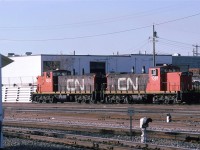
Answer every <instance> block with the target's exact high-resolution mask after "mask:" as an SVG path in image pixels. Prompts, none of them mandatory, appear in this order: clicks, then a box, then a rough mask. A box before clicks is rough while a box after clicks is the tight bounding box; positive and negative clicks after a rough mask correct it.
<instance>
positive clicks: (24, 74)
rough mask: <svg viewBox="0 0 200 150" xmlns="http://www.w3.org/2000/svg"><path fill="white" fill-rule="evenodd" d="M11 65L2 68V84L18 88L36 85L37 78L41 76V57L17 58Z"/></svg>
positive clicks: (14, 58)
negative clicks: (15, 85)
mask: <svg viewBox="0 0 200 150" xmlns="http://www.w3.org/2000/svg"><path fill="white" fill-rule="evenodd" d="M10 59H12V60H14V62H13V63H11V64H10V65H8V66H6V67H4V68H2V83H3V84H4V85H10V86H11V85H13V84H17V85H18V86H20V85H23V84H26V83H27V84H28V83H32V84H33V83H35V82H36V77H37V76H38V75H40V74H41V56H40V55H31V56H16V57H10Z"/></svg>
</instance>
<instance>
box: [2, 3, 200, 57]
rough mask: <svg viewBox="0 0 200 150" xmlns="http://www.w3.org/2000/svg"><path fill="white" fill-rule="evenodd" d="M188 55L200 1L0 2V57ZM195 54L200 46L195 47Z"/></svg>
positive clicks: (197, 31) (198, 39)
mask: <svg viewBox="0 0 200 150" xmlns="http://www.w3.org/2000/svg"><path fill="white" fill-rule="evenodd" d="M153 24H155V30H156V32H157V36H158V38H157V39H156V41H157V42H156V53H158V54H173V53H180V54H181V55H186V56H187V55H190V56H191V55H192V54H193V53H192V51H193V48H194V46H193V45H196V44H197V45H200V0H0V53H1V54H4V55H7V53H16V54H19V55H23V54H24V53H25V52H32V53H33V54H73V52H74V51H75V52H76V54H77V55H88V54H89V55H112V54H117V53H119V54H138V53H139V52H141V53H145V52H146V53H148V54H152V51H153V50H152V49H153V48H152V47H153V46H152V39H151V37H152V33H153ZM199 52H200V47H199Z"/></svg>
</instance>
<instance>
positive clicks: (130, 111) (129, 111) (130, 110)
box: [128, 108, 134, 141]
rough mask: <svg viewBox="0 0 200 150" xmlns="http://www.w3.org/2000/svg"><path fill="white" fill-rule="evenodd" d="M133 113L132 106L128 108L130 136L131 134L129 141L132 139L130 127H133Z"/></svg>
mask: <svg viewBox="0 0 200 150" xmlns="http://www.w3.org/2000/svg"><path fill="white" fill-rule="evenodd" d="M133 114H134V110H133V108H128V115H129V116H130V136H131V141H132V136H133V135H132V127H133V125H132V121H133V118H132V116H133Z"/></svg>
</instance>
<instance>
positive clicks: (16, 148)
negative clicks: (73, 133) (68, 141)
mask: <svg viewBox="0 0 200 150" xmlns="http://www.w3.org/2000/svg"><path fill="white" fill-rule="evenodd" d="M4 147H5V148H4V150H83V148H75V147H71V146H65V145H58V144H52V143H45V142H39V141H33V140H24V139H18V138H7V137H4ZM84 150H89V149H85V148H84Z"/></svg>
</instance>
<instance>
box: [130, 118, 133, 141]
mask: <svg viewBox="0 0 200 150" xmlns="http://www.w3.org/2000/svg"><path fill="white" fill-rule="evenodd" d="M132 120H133V118H132V115H130V135H131V141H132Z"/></svg>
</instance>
